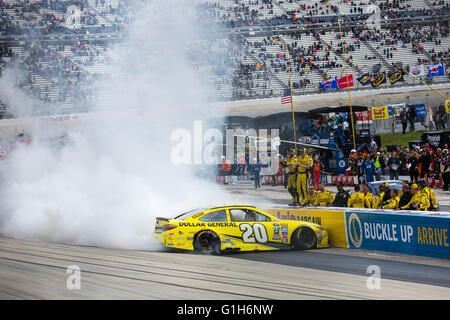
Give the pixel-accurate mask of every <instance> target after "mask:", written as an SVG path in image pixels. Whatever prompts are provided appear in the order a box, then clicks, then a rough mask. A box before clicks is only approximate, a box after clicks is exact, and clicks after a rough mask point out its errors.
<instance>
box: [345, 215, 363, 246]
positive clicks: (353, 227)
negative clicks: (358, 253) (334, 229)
mask: <svg viewBox="0 0 450 320" xmlns="http://www.w3.org/2000/svg"><path fill="white" fill-rule="evenodd" d="M347 230H348V235H349V238H350V241H351V243H352V244H353V245H354V246H355V247H356V248H359V247H361V243H362V240H363V237H362V227H361V220H359V217H358V215H357V214H356V213H352V214H351V215H350V217H349V218H348V225H347Z"/></svg>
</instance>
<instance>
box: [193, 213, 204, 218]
mask: <svg viewBox="0 0 450 320" xmlns="http://www.w3.org/2000/svg"><path fill="white" fill-rule="evenodd" d="M202 215H204V212H200V213H197V214H194V215H193V216H192V217H191V218H192V219H196V218H198V217H201V216H202Z"/></svg>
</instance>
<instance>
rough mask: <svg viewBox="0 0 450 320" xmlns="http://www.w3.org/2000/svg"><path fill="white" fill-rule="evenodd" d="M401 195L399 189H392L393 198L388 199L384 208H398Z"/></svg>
mask: <svg viewBox="0 0 450 320" xmlns="http://www.w3.org/2000/svg"><path fill="white" fill-rule="evenodd" d="M399 201H400V196H399V194H398V190H397V189H392V190H391V198H390V199H389V200H388V201H387V204H386V205H384V206H383V209H397V207H398V202H399Z"/></svg>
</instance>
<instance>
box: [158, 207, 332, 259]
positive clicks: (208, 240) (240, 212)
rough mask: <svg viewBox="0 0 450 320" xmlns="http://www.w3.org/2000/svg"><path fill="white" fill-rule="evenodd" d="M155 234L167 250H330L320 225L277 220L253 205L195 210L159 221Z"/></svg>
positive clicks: (325, 232) (206, 251)
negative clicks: (326, 248)
mask: <svg viewBox="0 0 450 320" xmlns="http://www.w3.org/2000/svg"><path fill="white" fill-rule="evenodd" d="M154 235H155V236H156V237H157V238H158V239H159V241H160V242H161V243H162V244H163V245H164V246H166V247H168V248H177V249H184V250H194V251H197V252H200V253H212V254H219V253H220V252H225V251H258V250H261V251H262V250H281V249H298V250H305V249H312V248H324V247H328V233H327V231H326V230H325V229H324V228H323V227H322V226H320V225H317V224H314V223H310V222H304V221H293V220H279V219H278V218H276V217H274V216H272V215H270V214H268V213H266V212H264V211H261V210H259V209H257V208H255V207H252V206H223V207H216V208H209V209H195V210H191V211H188V212H185V213H183V214H180V215H178V216H176V217H174V218H172V219H167V218H161V217H158V218H156V225H155V231H154Z"/></svg>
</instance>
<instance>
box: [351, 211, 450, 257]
mask: <svg viewBox="0 0 450 320" xmlns="http://www.w3.org/2000/svg"><path fill="white" fill-rule="evenodd" d="M345 230H346V236H347V242H348V246H349V248H352V249H364V250H375V251H384V252H394V253H403V254H412V255H420V256H429V257H435V258H445V259H450V246H449V245H450V239H449V237H450V233H449V230H450V217H449V216H429V215H420V214H407V213H401V214H396V213H388V212H386V213H382V212H380V213H377V212H374V211H371V212H370V211H347V212H345Z"/></svg>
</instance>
